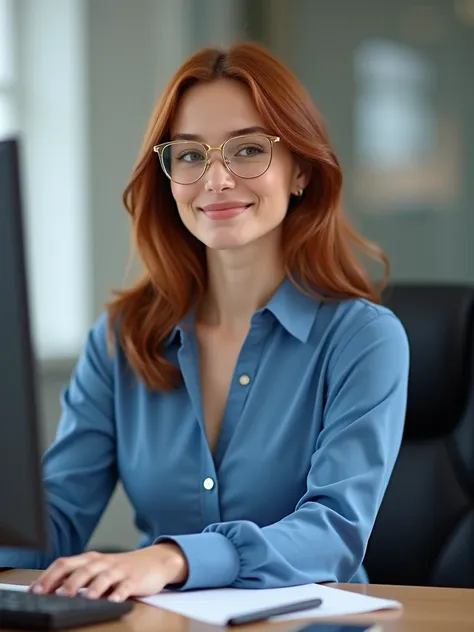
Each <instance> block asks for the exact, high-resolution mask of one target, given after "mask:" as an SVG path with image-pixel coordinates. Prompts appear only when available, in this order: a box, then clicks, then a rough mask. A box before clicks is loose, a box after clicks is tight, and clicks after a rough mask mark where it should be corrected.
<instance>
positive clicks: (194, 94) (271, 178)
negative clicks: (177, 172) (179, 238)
mask: <svg viewBox="0 0 474 632" xmlns="http://www.w3.org/2000/svg"><path fill="white" fill-rule="evenodd" d="M249 128H260V129H261V132H263V133H267V134H269V133H270V132H269V130H268V129H266V128H265V125H264V123H263V121H262V119H261V118H260V116H259V114H258V112H257V110H256V108H255V105H254V103H253V101H252V98H251V95H250V92H249V91H248V89H247V88H246V86H244V85H243V84H241V83H239V82H238V81H233V80H228V79H220V80H217V81H214V82H212V83H198V84H196V85H194V86H193V87H191V88H190V89H189V90H188V91H187V92H185V94H184V95H183V97H182V99H181V102H180V104H179V107H178V111H177V115H176V117H175V120H174V122H173V125H172V128H171V140H175V139H180V138H182V137H188V136H192V137H193V138H195V140H199V141H201V142H203V143H207V144H208V145H210V146H211V147H218V146H219V145H221V144H222V143H223V142H224V141H226V140H227V139H228V138H232V137H235V136H237V135H239V134H241V133H242V132H241V130H247V129H249ZM277 133H278V132H277ZM232 155H234V156H235V161H237V160H240V161H242V163H239V165H240V164H243V165H244V166H243V167H242V169H244V168H245V169H248V163H249V161H252V160H255V161H258V160H262V161H265V160H266V158H265V156H264V152H262V148H261V147H260V146H258V145H254V146H252V145H247V146H240V145H238V144H236V145H235V148H233V154H232ZM203 158H204V157H203V156H202V154H198V153H197V152H194V153H193V150H192V147H190V152H188V153H187V154H185V153H183V152H179V155H178V154H177V160H180V161H184V163H183V162H181V163H180V164H181V165H183V166H184V167H186V166H188V168H191V169H194V168H197V169H198V171H199V167H196V165H193V161H197V162H199V161H201V165H202V164H203V163H202V161H203ZM246 161H247V162H246ZM232 164H235V165H236V166H237V162H235V163H234V161H233V162H232ZM180 168H183V167H180ZM252 168H253V167H252ZM236 170H237V171H239V170H240V167H239V166H238V168H236ZM305 184H306V180H305V177H304V174H303V172H302V170H301V169H300V168H299V167H298V164H297V163H296V161H295V160H294V158H293V155H292V154H291V152H290V151H289V150H288V149H287V148H286V147H285V145H284V144H283V143H282V142H281V141H280V142H277V143H275V144H274V146H273V154H272V161H271V163H270V166H269V168H268V169H267V170H266V171H265V173H263V174H262V175H259V176H258V177H256V178H252V179H248V178H243V177H239V176H237V175H234V174H233V173H231V172H230V171H229V170H228V169H227V168H226V167H225V166H224V163H223V161H222V156H221V154H220V152H219V151H216V150H214V151H211V153H210V165H209V168H208V169H207V171H206V172H205V173H204V175H203V176H202V177H201V178H200V179H199V180H198V181H197V182H194V183H193V184H177V183H176V182H173V181H172V182H171V190H172V194H173V197H174V199H175V201H176V205H177V208H178V212H179V215H180V217H181V220H182V222H183V224H184V225H185V226H186V228H187V229H188V230H189V231H190V232H191V233H192V234H193V235H194V236H195V237H196V238H197V239H199V241H201V242H202V243H203V244H205V246H207V247H208V248H213V249H217V250H223V249H234V248H240V247H243V246H246V245H248V244H250V243H252V242H255V241H256V240H259V239H261V238H262V237H264V236H266V235H268V234H269V233H272V232H275V231H276V230H277V229H278V227H280V225H281V223H282V221H283V219H284V217H285V215H286V212H287V209H288V203H289V198H290V195H291V194H292V193H293V194H296V193H297V192H298V190H299V189H300V188H304V186H305Z"/></svg>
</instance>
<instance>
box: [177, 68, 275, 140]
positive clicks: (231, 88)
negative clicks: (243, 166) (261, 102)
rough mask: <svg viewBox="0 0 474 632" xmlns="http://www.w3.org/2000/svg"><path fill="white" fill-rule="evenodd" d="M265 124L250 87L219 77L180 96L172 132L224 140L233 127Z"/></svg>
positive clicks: (262, 125) (200, 84)
mask: <svg viewBox="0 0 474 632" xmlns="http://www.w3.org/2000/svg"><path fill="white" fill-rule="evenodd" d="M253 126H261V127H265V124H264V122H263V120H262V118H261V117H260V115H259V113H258V111H257V108H256V107H255V104H254V102H253V99H252V96H251V93H250V90H249V89H248V88H247V87H246V86H245V85H243V84H242V83H240V82H238V81H233V80H232V79H218V80H216V81H213V82H211V83H197V84H195V85H194V86H192V87H191V88H189V90H187V91H186V92H185V93H184V95H183V96H182V97H181V100H180V102H179V105H178V108H177V112H176V116H175V118H174V121H173V123H172V125H171V133H172V134H195V135H198V136H201V137H202V138H203V139H205V140H207V141H208V142H211V143H213V142H221V141H222V140H225V138H227V136H228V134H229V132H230V131H232V130H238V129H244V128H246V127H253Z"/></svg>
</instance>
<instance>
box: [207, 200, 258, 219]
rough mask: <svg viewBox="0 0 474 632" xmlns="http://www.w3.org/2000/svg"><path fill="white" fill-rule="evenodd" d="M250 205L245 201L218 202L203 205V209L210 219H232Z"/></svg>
mask: <svg viewBox="0 0 474 632" xmlns="http://www.w3.org/2000/svg"><path fill="white" fill-rule="evenodd" d="M249 206H252V205H251V204H246V203H245V202H218V203H216V204H207V205H206V206H203V207H202V211H203V213H204V214H205V215H206V217H209V219H232V218H233V217H237V215H241V214H242V213H243V212H244V211H246V210H247V209H248V208H249Z"/></svg>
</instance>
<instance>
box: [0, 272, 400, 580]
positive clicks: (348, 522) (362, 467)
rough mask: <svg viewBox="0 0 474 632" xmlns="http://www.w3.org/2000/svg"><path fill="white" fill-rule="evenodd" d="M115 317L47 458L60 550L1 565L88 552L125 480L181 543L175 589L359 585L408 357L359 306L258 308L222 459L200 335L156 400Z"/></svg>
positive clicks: (172, 351)
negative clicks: (209, 414)
mask: <svg viewBox="0 0 474 632" xmlns="http://www.w3.org/2000/svg"><path fill="white" fill-rule="evenodd" d="M106 329H107V317H106V314H104V315H102V316H101V317H100V318H99V319H98V321H97V322H96V323H95V325H94V326H93V327H92V328H91V330H90V332H89V335H88V338H87V341H86V344H85V345H84V348H83V351H82V354H81V356H80V359H79V361H78V364H77V366H76V369H75V371H74V374H73V375H72V378H71V380H70V382H69V384H68V385H67V387H66V388H65V390H64V392H63V396H62V404H63V413H62V417H61V420H60V423H59V426H58V431H57V437H56V439H55V441H54V443H53V444H52V445H51V446H50V447H49V449H48V450H47V452H46V454H45V456H44V462H43V463H44V484H45V489H46V494H47V502H48V511H49V519H50V529H51V550H50V552H49V553H47V554H44V553H40V552H29V551H19V550H16V549H15V550H14V549H7V548H2V549H0V566H13V567H23V568H45V567H46V566H48V565H49V564H50V563H51V562H52V561H53V559H55V558H56V557H58V556H68V555H74V554H78V553H80V552H82V551H83V550H84V548H85V547H86V546H87V543H88V540H89V538H90V536H91V534H92V532H93V531H94V529H95V527H96V525H97V523H98V521H99V519H100V517H101V514H102V513H103V511H104V509H105V507H106V505H107V503H108V501H109V499H110V497H111V495H112V492H113V490H114V487H115V485H116V483H117V480H118V479H120V480H121V482H122V484H123V486H124V489H125V491H126V493H127V495H128V498H129V499H130V502H131V504H132V506H133V508H134V511H135V523H136V525H137V527H138V529H140V530H141V531H142V532H143V534H144V538H143V540H142V541H141V542H140V543H139V546H147V545H150V544H152V543H154V542H158V541H161V540H170V539H171V540H173V541H175V542H176V543H177V544H179V545H180V546H181V547H182V549H183V551H184V553H185V555H186V557H187V560H188V563H189V577H188V579H187V581H186V583H185V584H184V586H182V587H181V589H191V588H211V587H221V586H234V587H241V588H270V587H281V586H290V585H297V584H304V583H311V582H325V581H339V582H347V581H361V580H363V579H364V571H363V567H362V566H361V565H362V561H363V558H364V554H365V550H366V545H367V541H368V539H369V536H370V533H371V530H372V527H373V525H374V521H375V518H376V515H377V511H378V509H379V506H380V503H381V501H382V498H383V495H384V492H385V489H386V486H387V484H388V481H389V478H390V475H391V472H392V469H393V466H394V463H395V460H396V458H397V455H398V451H399V448H400V444H401V439H402V432H403V426H404V419H405V409H406V397H407V380H408V368H409V348H408V342H407V337H406V334H405V331H404V329H403V327H402V325H401V323H400V321H399V320H398V319H397V318H396V317H395V316H394V314H393V313H392V312H391V311H390V310H388V309H387V308H385V307H381V306H377V305H374V304H372V303H370V302H368V301H366V300H361V299H357V300H347V301H339V302H328V303H326V302H320V301H318V300H316V299H314V298H309V297H307V296H306V295H304V294H302V293H301V292H300V291H299V290H298V289H297V288H296V287H295V286H294V285H293V284H292V283H291V282H290V281H289V280H287V281H285V282H284V283H283V284H282V286H281V287H280V288H279V290H278V291H277V292H276V294H275V295H274V296H273V298H272V299H271V300H270V301H269V303H268V304H267V305H266V306H265V307H264V308H263V309H260V310H259V311H257V312H256V313H255V315H254V316H253V318H252V322H251V328H250V331H249V334H248V336H247V338H246V340H245V342H244V345H243V347H242V350H241V353H240V355H239V358H238V361H237V365H236V368H235V373H234V377H233V379H232V383H231V387H230V392H229V396H228V402H227V407H226V410H225V414H224V419H223V423H222V430H221V433H220V438H219V441H218V444H217V448H216V451H215V454H214V456H213V455H212V453H211V451H210V449H209V445H208V442H207V438H206V432H205V428H204V422H203V414H202V405H201V397H200V387H199V371H198V366H199V365H198V357H197V344H196V338H195V335H194V334H193V328H192V327H185V326H181V327H176V329H175V330H174V331H173V333H172V335H171V336H170V337H169V339H168V340H167V344H166V346H165V353H166V355H167V357H168V358H169V359H171V360H172V361H173V362H175V363H177V364H178V365H179V367H180V369H181V372H182V375H183V378H184V384H183V386H182V387H181V388H179V389H178V390H175V391H172V392H170V393H161V392H157V391H153V390H150V389H148V388H147V387H146V386H145V385H144V384H143V382H142V381H141V380H140V379H138V378H137V377H136V376H135V375H134V373H133V372H132V370H131V367H130V366H129V364H128V362H127V360H126V358H125V356H124V354H123V352H122V351H121V350H120V348H119V347H118V346H117V348H116V352H115V354H114V355H112V356H110V355H109V353H108V350H107V341H106Z"/></svg>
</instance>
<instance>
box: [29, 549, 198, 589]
mask: <svg viewBox="0 0 474 632" xmlns="http://www.w3.org/2000/svg"><path fill="white" fill-rule="evenodd" d="M187 576H188V564H187V561H186V557H185V556H184V553H183V552H182V550H181V549H180V547H179V546H178V545H176V544H174V543H173V542H163V543H160V544H154V545H152V546H149V547H146V548H143V549H138V550H137V551H130V552H129V553H116V554H115V553H113V554H104V553H96V552H95V551H90V552H88V553H83V554H82V555H74V556H72V557H62V558H59V559H57V560H56V561H55V562H53V564H51V566H50V567H49V568H48V569H47V570H46V571H44V573H42V574H41V575H40V577H39V578H38V579H37V580H36V581H35V582H34V583H33V584H32V586H31V587H30V591H31V592H36V593H54V592H56V590H58V589H61V591H62V592H63V594H65V595H67V596H71V597H73V596H75V595H77V594H78V592H79V590H80V589H81V588H86V590H87V592H86V596H87V597H89V598H91V599H95V598H98V597H104V596H107V597H108V599H110V600H111V601H124V600H125V599H128V598H129V597H146V596H148V595H154V594H155V593H158V592H160V591H161V590H163V588H164V587H165V586H167V585H169V584H180V583H183V582H185V581H186V578H187Z"/></svg>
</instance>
